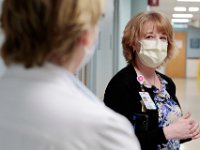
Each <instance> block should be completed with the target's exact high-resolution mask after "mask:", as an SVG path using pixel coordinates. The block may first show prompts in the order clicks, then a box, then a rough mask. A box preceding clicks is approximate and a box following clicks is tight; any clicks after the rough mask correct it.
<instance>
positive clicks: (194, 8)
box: [188, 7, 199, 12]
mask: <svg viewBox="0 0 200 150" xmlns="http://www.w3.org/2000/svg"><path fill="white" fill-rule="evenodd" d="M188 11H190V12H197V11H199V7H189V8H188Z"/></svg>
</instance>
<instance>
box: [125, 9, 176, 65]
mask: <svg viewBox="0 0 200 150" xmlns="http://www.w3.org/2000/svg"><path fill="white" fill-rule="evenodd" d="M147 22H151V23H152V24H153V26H154V27H155V28H157V29H158V31H162V32H163V33H164V34H166V36H167V40H168V50H167V58H166V59H165V61H167V60H168V59H170V58H172V56H173V55H174V52H175V50H174V37H173V27H172V25H171V23H170V21H169V20H168V18H167V17H166V16H165V15H163V14H161V13H158V12H142V13H139V14H138V15H136V16H135V17H133V18H132V19H131V20H130V21H129V22H128V24H127V25H126V27H125V30H124V34H123V37H122V46H123V54H124V57H125V59H126V61H127V63H134V62H135V56H136V51H135V50H134V49H133V45H136V44H137V42H138V40H139V38H140V36H141V34H142V33H143V27H144V25H145V23H147Z"/></svg>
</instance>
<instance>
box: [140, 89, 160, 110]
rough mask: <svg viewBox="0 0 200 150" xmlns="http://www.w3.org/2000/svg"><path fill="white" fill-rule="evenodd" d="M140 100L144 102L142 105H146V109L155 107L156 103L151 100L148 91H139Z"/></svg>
mask: <svg viewBox="0 0 200 150" xmlns="http://www.w3.org/2000/svg"><path fill="white" fill-rule="evenodd" d="M139 94H140V96H141V98H142V101H143V102H144V105H145V107H146V109H150V110H152V109H153V110H155V109H156V105H155V103H154V102H153V100H152V99H151V97H150V95H149V93H148V92H139Z"/></svg>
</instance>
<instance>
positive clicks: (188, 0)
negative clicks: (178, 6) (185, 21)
mask: <svg viewBox="0 0 200 150" xmlns="http://www.w3.org/2000/svg"><path fill="white" fill-rule="evenodd" d="M177 1H179V2H200V0H177Z"/></svg>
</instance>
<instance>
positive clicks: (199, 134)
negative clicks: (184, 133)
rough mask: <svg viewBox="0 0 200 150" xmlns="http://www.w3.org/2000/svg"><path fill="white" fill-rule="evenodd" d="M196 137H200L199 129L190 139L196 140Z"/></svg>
mask: <svg viewBox="0 0 200 150" xmlns="http://www.w3.org/2000/svg"><path fill="white" fill-rule="evenodd" d="M198 138H200V130H199V131H198V132H197V133H196V135H194V136H193V137H192V140H196V139H198Z"/></svg>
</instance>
